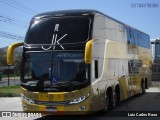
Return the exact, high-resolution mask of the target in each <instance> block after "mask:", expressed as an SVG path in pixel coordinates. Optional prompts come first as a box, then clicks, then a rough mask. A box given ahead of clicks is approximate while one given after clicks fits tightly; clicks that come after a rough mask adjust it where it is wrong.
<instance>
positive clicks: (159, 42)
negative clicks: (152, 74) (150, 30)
mask: <svg viewBox="0 0 160 120" xmlns="http://www.w3.org/2000/svg"><path fill="white" fill-rule="evenodd" d="M151 48H152V62H153V63H160V38H157V39H151Z"/></svg>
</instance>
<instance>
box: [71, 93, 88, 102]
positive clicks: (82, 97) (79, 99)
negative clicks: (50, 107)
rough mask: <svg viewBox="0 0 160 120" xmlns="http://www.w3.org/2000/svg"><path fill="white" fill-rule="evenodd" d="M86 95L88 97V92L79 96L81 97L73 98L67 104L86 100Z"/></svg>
mask: <svg viewBox="0 0 160 120" xmlns="http://www.w3.org/2000/svg"><path fill="white" fill-rule="evenodd" d="M88 97H89V93H87V94H86V95H84V96H81V97H79V98H75V99H73V100H71V101H70V102H69V104H77V103H80V102H82V101H84V100H86V99H87V98H88Z"/></svg>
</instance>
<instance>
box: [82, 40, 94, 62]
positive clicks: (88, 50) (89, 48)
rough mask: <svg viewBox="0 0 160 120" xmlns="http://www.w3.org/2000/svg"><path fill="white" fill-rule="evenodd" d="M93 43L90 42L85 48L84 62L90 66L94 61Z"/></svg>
mask: <svg viewBox="0 0 160 120" xmlns="http://www.w3.org/2000/svg"><path fill="white" fill-rule="evenodd" d="M92 42H93V40H89V41H88V42H87V43H86V46H85V55H84V61H85V63H86V64H90V63H91V60H92Z"/></svg>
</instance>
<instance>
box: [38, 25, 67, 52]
mask: <svg viewBox="0 0 160 120" xmlns="http://www.w3.org/2000/svg"><path fill="white" fill-rule="evenodd" d="M58 30H59V24H55V27H54V31H55V32H58ZM66 36H67V34H64V35H63V36H62V37H60V38H59V39H57V34H53V36H52V43H51V45H50V46H49V47H48V48H44V46H41V48H42V49H43V50H49V49H51V48H52V46H53V50H54V49H55V47H56V45H59V46H60V47H61V48H62V49H63V50H64V47H63V46H62V45H61V44H60V41H61V40H62V39H63V38H64V37H66Z"/></svg>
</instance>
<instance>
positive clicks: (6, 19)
mask: <svg viewBox="0 0 160 120" xmlns="http://www.w3.org/2000/svg"><path fill="white" fill-rule="evenodd" d="M0 22H4V23H9V24H12V25H16V26H19V27H23V28H26V27H28V26H29V23H26V22H24V21H22V20H18V19H15V18H11V17H9V16H5V15H2V14H0Z"/></svg>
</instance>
